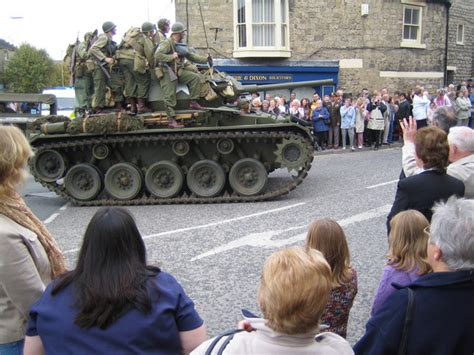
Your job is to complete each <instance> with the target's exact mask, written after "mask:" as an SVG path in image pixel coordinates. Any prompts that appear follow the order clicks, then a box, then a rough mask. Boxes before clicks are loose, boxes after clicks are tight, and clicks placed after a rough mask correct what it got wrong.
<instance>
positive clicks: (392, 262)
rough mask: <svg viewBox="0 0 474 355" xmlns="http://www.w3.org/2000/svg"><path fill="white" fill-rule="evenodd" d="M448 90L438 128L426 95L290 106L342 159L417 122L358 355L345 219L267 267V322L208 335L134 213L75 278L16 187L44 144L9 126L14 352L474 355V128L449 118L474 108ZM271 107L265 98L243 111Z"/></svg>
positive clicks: (7, 205)
mask: <svg viewBox="0 0 474 355" xmlns="http://www.w3.org/2000/svg"><path fill="white" fill-rule="evenodd" d="M471 90H472V89H471ZM458 91H459V92H461V93H462V94H460V95H463V97H464V95H465V92H466V91H465V90H464V89H463V88H462V87H461V88H460V90H458ZM441 94H443V92H439V93H437V95H436V97H435V98H434V101H436V100H437V99H438V101H439V102H440V103H441V104H443V105H441V107H437V108H436V109H435V110H434V111H433V114H432V117H431V118H429V117H428V108H427V109H426V111H425V112H426V116H424V115H423V114H422V112H423V111H422V110H421V109H420V108H419V107H418V105H427V104H429V103H430V100H428V103H426V102H425V101H427V100H426V97H427V95H426V93H425V92H424V90H423V88H421V87H419V88H416V89H415V90H414V92H413V99H412V103H411V104H412V107H411V106H410V103H408V104H407V103H406V102H409V99H408V97H410V99H411V95H405V94H404V93H400V94H398V96H397V100H396V101H393V97H392V99H390V96H389V94H388V92H386V90H381V92H380V93H378V92H377V93H374V95H372V96H371V95H369V93H368V91H367V90H364V91H363V92H362V94H361V96H360V97H357V98H352V97H351V96H350V95H345V96H344V93H343V92H341V91H339V92H336V93H334V95H332V96H327V97H323V98H322V99H321V98H319V97H318V96H317V95H315V97H313V100H312V102H309V100H301V101H303V102H304V105H303V106H301V104H300V102H299V101H298V100H297V99H296V97H294V95H293V97H292V101H291V102H292V103H294V104H293V105H292V106H291V107H289V108H288V110H291V112H292V114H293V115H299V116H298V118H299V119H302V120H308V117H309V118H310V119H311V121H312V123H313V124H314V126H313V128H314V130H315V136H316V137H317V139H318V141H319V143H320V144H321V146H324V145H326V147H328V146H329V145H332V146H338V145H339V141H340V139H342V141H341V143H342V144H341V146H342V148H343V149H344V148H346V149H347V147H350V148H351V149H355V145H356V144H357V145H359V142H360V143H362V144H363V142H364V140H363V139H362V138H363V136H362V138H361V136H360V135H359V134H361V133H363V132H360V130H361V129H358V128H357V127H358V125H359V126H362V123H364V128H363V129H364V132H365V131H366V130H367V131H369V133H370V134H369V137H368V138H367V139H368V140H369V143H370V144H373V146H374V148H377V147H378V146H379V145H380V144H381V143H383V142H384V141H385V139H386V142H387V143H388V142H390V141H392V140H393V135H391V131H392V133H393V128H392V127H393V125H392V122H391V121H390V119H388V118H389V117H390V115H387V114H386V112H387V111H388V112H393V115H394V116H393V117H396V114H398V113H400V112H404V113H403V114H404V116H403V117H401V118H402V119H401V122H400V128H401V130H402V131H403V139H404V147H403V149H402V155H403V157H402V164H403V171H402V174H401V176H400V181H399V183H398V188H397V193H396V197H395V202H394V204H393V208H392V211H391V212H390V214H389V216H388V218H387V224H388V227H389V228H388V230H389V232H388V240H389V250H388V253H387V264H386V266H385V268H384V270H383V276H382V278H381V280H380V286H379V288H378V290H377V293H376V295H375V299H374V303H373V306H372V309H371V311H370V315H371V318H370V320H369V321H368V323H367V326H366V333H365V334H364V335H363V337H362V338H361V339H360V340H359V341H358V342H357V344H355V346H354V347H353V348H352V347H351V346H350V345H349V343H348V342H347V341H346V340H345V337H346V335H347V324H348V320H349V315H350V310H351V308H352V305H353V302H354V299H355V298H356V295H357V292H358V277H366V275H361V274H358V273H357V272H356V270H355V268H354V266H353V265H352V264H351V260H350V252H349V247H348V244H347V240H346V236H345V233H344V230H343V228H342V227H341V226H340V225H339V224H338V223H337V222H335V221H333V220H331V219H318V220H315V221H314V222H313V223H311V225H310V226H309V229H308V233H307V237H306V241H305V244H304V246H299V247H291V248H285V249H281V250H278V251H276V252H275V253H273V254H272V255H271V256H270V257H269V258H268V259H267V261H266V262H265V264H264V265H263V269H262V274H261V279H260V285H259V289H258V294H257V303H258V305H259V308H260V311H261V314H262V317H258V316H256V315H254V314H252V313H251V312H249V311H244V312H243V316H244V320H243V321H242V322H240V323H239V324H238V326H237V329H235V330H233V331H230V332H226V333H223V334H221V335H219V336H217V337H214V338H212V339H209V340H206V339H207V334H206V333H207V332H206V328H205V325H204V320H203V319H201V317H200V316H199V314H198V312H197V311H196V309H195V307H194V303H193V301H192V300H191V299H190V298H189V297H188V296H187V294H186V292H185V290H184V289H183V287H182V286H181V285H180V284H179V282H178V281H177V280H176V279H175V278H174V277H173V276H172V275H170V274H168V273H166V272H165V271H163V270H161V269H160V268H158V267H155V266H153V265H150V264H148V263H147V260H146V249H145V245H144V242H143V239H142V237H141V235H140V232H139V230H138V228H137V226H136V224H135V221H134V219H133V216H132V215H131V214H130V212H129V211H128V210H126V209H124V208H119V207H104V208H101V209H99V210H98V211H97V212H96V213H95V215H94V216H93V218H92V219H91V221H90V223H89V225H88V227H87V229H86V232H85V235H84V238H83V241H82V245H81V248H80V251H79V256H78V260H77V264H76V266H75V268H74V269H72V270H69V271H67V270H66V269H65V263H64V257H63V255H62V253H61V251H60V249H59V247H58V246H57V244H56V242H55V240H54V238H53V237H52V236H51V235H50V234H49V232H48V231H47V229H46V227H45V226H44V225H43V223H42V222H41V221H39V220H38V219H37V218H36V216H34V214H33V213H32V212H31V211H30V210H29V208H28V207H27V206H26V205H25V203H24V201H23V200H22V198H21V197H20V195H19V194H18V193H17V192H16V188H17V187H18V185H19V184H20V183H21V182H22V181H23V179H24V167H25V165H26V163H27V160H28V158H29V157H30V156H31V155H32V150H31V147H30V146H29V144H28V142H27V141H26V138H25V137H24V136H23V134H22V133H21V131H20V130H19V129H17V128H15V127H12V126H0V197H1V199H0V243H1V244H0V276H1V278H0V286H1V287H0V309H1V310H2V312H1V313H0V324H1V326H0V354H2V355H3V354H6V355H10V354H12V355H13V354H15V355H18V354H22V353H24V354H26V355H30V354H42V353H51V354H54V353H58V354H66V353H67V354H84V353H163V354H179V353H192V354H240V353H245V354H257V353H268V354H309V353H311V354H343V355H344V354H353V353H354V352H355V353H356V354H396V353H400V354H424V353H427V354H428V353H429V354H451V353H453V354H454V353H456V354H472V352H473V350H474V323H473V322H472V319H474V308H473V307H471V306H469V305H470V304H471V303H472V299H473V297H474V213H473V211H474V200H473V199H472V197H473V196H472V195H469V191H470V192H471V193H472V191H474V190H473V187H474V174H473V172H474V161H473V158H474V136H473V132H474V131H473V130H472V129H471V128H468V127H465V126H462V125H463V124H465V123H466V122H465V121H463V120H465V118H463V117H464V116H462V114H461V116H459V111H461V109H459V110H458V109H455V110H453V109H452V108H451V107H453V106H454V105H456V106H455V107H461V106H462V104H461V103H459V104H457V103H456V104H453V102H452V101H451V99H449V94H448V95H444V94H443V95H441ZM394 96H395V94H394ZM460 98H461V96H458V98H457V99H456V101H457V100H458V99H460ZM343 99H344V102H342V100H343ZM461 99H462V98H461ZM461 99H460V100H459V101H461ZM448 100H449V103H450V104H451V106H448V105H447V103H448ZM394 102H397V103H398V104H395V103H394ZM423 102H425V103H424V104H423ZM266 106H267V104H264V103H262V105H261V107H259V102H258V100H257V98H254V99H253V100H252V102H251V103H248V105H247V106H246V107H242V109H244V110H247V111H250V110H264V107H266ZM270 108H272V110H274V111H276V112H283V110H285V102H284V100H282V99H281V98H279V99H276V98H275V99H272V98H269V100H268V109H270ZM410 110H411V112H410ZM405 115H407V116H405ZM334 117H338V118H337V119H336V120H334ZM394 120H395V118H394ZM362 121H363V122H362ZM456 122H457V124H458V125H460V126H459V127H455V124H456ZM423 126H424V127H423ZM420 127H422V128H420ZM359 128H360V127H359ZM351 131H352V133H351ZM354 133H355V134H356V135H355V136H354ZM385 133H386V134H385ZM347 143H348V144H349V145H347ZM449 161H451V164H449V165H448V163H449ZM466 192H468V193H467V194H466ZM464 195H465V197H467V198H463V197H462V196H464ZM288 290H291V292H288ZM427 325H429V326H427ZM25 335H26V336H25Z"/></svg>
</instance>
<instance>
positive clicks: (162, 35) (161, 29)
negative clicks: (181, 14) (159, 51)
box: [153, 18, 170, 48]
mask: <svg viewBox="0 0 474 355" xmlns="http://www.w3.org/2000/svg"><path fill="white" fill-rule="evenodd" d="M169 31H170V20H168V19H166V18H160V19H159V20H158V31H156V33H155V35H154V37H153V42H154V43H155V48H158V46H159V45H160V43H161V42H162V41H164V40H165V39H166V38H168V37H167V36H166V35H167V34H168V32H169Z"/></svg>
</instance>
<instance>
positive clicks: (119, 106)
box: [114, 101, 123, 112]
mask: <svg viewBox="0 0 474 355" xmlns="http://www.w3.org/2000/svg"><path fill="white" fill-rule="evenodd" d="M114 111H115V112H122V111H123V102H122V101H117V102H115V107H114Z"/></svg>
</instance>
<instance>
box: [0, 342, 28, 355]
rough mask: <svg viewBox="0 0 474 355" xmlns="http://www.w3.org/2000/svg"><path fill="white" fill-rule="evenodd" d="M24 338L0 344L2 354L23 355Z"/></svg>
mask: <svg viewBox="0 0 474 355" xmlns="http://www.w3.org/2000/svg"><path fill="white" fill-rule="evenodd" d="M24 343H25V340H24V339H21V340H18V341H14V342H13V343H6V344H0V355H23V344H24Z"/></svg>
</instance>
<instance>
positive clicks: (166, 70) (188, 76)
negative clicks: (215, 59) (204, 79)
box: [155, 22, 212, 128]
mask: <svg viewBox="0 0 474 355" xmlns="http://www.w3.org/2000/svg"><path fill="white" fill-rule="evenodd" d="M185 31H186V28H184V25H183V24H182V23H180V22H176V23H175V24H173V26H172V27H171V36H170V38H168V39H166V40H164V41H163V42H161V43H160V46H159V47H158V49H157V50H156V52H155V62H156V64H157V65H159V66H161V67H162V68H163V77H162V78H161V79H160V85H161V88H162V89H163V94H164V101H165V106H166V114H167V116H168V120H169V124H168V126H169V127H170V128H181V127H183V125H182V124H180V123H178V122H176V113H175V108H176V87H177V85H178V82H179V83H184V84H187V85H188V88H189V96H190V99H191V103H190V106H189V107H190V108H191V109H194V110H200V109H202V107H201V105H199V104H198V103H197V102H196V100H197V99H199V97H200V96H201V95H200V93H201V74H200V73H199V72H198V71H197V69H196V67H195V66H193V65H192V63H191V62H197V63H203V64H204V63H208V62H210V61H211V60H212V58H211V57H210V56H209V57H207V58H206V57H204V56H200V55H197V54H194V53H191V52H186V54H184V55H179V54H178V52H177V44H179V43H182V42H183V40H184V36H185ZM170 74H171V76H172V77H170Z"/></svg>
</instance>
